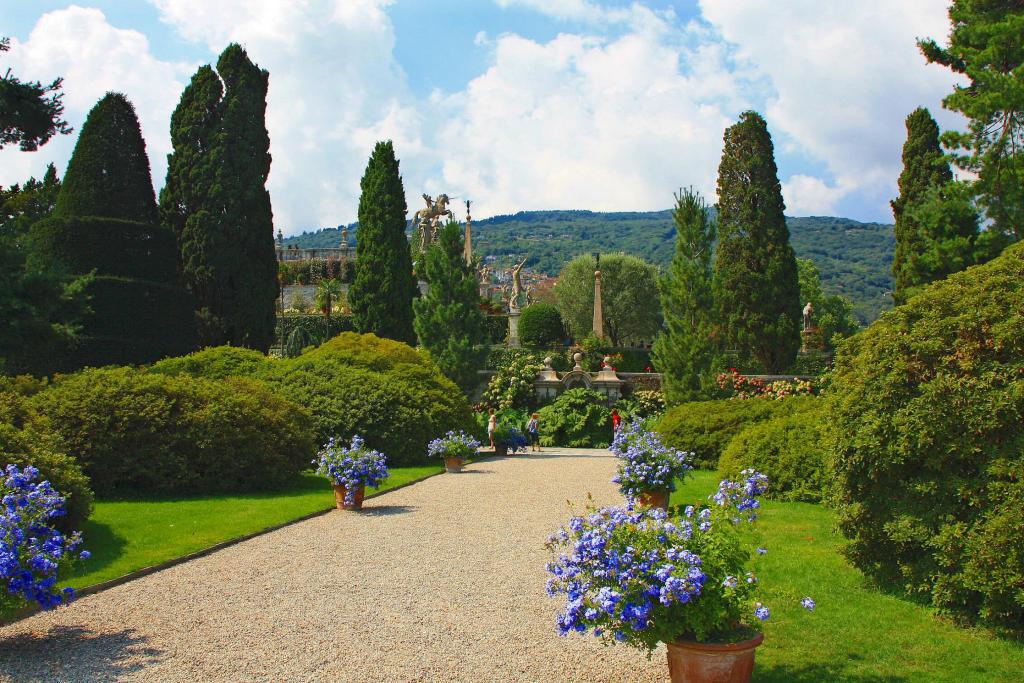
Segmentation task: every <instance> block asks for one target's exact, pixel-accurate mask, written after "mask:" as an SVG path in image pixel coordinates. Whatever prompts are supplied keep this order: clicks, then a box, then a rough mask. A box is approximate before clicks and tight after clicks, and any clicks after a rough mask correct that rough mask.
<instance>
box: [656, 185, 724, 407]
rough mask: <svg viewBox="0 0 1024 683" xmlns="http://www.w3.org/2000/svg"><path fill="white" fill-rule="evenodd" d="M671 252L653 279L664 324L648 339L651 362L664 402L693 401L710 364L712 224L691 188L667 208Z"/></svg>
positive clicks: (712, 307) (712, 305)
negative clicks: (659, 377)
mask: <svg viewBox="0 0 1024 683" xmlns="http://www.w3.org/2000/svg"><path fill="white" fill-rule="evenodd" d="M672 218H673V220H674V221H675V224H676V252H675V256H673V257H672V263H671V265H670V266H669V270H668V273H666V274H665V275H664V276H663V277H661V279H660V280H659V282H658V290H659V291H660V293H661V310H662V315H663V316H664V327H663V328H662V331H661V333H659V335H658V338H657V339H656V340H655V341H654V353H653V357H654V363H655V365H656V366H657V368H658V370H659V371H660V372H661V373H662V374H663V380H662V388H663V389H664V391H665V400H666V401H667V402H668V403H669V404H670V405H675V404H677V403H682V402H684V401H693V400H696V399H698V398H699V397H700V396H701V393H702V390H703V389H705V388H707V387H706V385H707V382H708V378H709V376H710V373H711V368H712V364H713V362H714V354H715V346H714V339H713V315H714V299H713V297H712V294H711V278H712V270H711V257H712V250H713V249H714V244H715V223H714V221H713V220H712V218H711V216H710V214H709V211H708V206H707V204H705V202H704V198H703V197H701V196H700V194H699V193H698V192H695V191H694V190H693V189H692V188H687V189H685V190H680V191H679V193H678V194H677V195H676V206H675V210H673V212H672Z"/></svg>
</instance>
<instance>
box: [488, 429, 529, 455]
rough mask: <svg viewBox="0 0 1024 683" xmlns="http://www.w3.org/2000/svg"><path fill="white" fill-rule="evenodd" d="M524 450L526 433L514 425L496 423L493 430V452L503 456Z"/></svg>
mask: <svg viewBox="0 0 1024 683" xmlns="http://www.w3.org/2000/svg"><path fill="white" fill-rule="evenodd" d="M524 450H526V435H525V434H523V432H522V431H520V430H519V429H517V428H516V427H505V426H504V425H498V428H497V429H495V430H494V454H495V455H501V456H505V455H508V454H509V453H513V454H515V453H518V452H519V451H524Z"/></svg>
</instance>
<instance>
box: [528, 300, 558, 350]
mask: <svg viewBox="0 0 1024 683" xmlns="http://www.w3.org/2000/svg"><path fill="white" fill-rule="evenodd" d="M564 339H565V325H564V324H563V323H562V314H561V313H559V312H558V309H557V308H556V307H555V306H552V305H551V304H548V303H543V302H539V303H535V304H530V305H529V306H527V307H526V308H524V309H523V312H522V314H521V315H520V316H519V341H520V342H521V343H522V344H523V346H525V347H527V348H532V349H543V348H549V347H551V346H554V345H555V344H561V343H562V340H564Z"/></svg>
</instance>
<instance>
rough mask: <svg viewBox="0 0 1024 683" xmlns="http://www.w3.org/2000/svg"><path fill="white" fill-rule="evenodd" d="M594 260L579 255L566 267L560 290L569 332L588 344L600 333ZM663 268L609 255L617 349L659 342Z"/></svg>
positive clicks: (605, 308)
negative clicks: (595, 331) (658, 295)
mask: <svg viewBox="0 0 1024 683" xmlns="http://www.w3.org/2000/svg"><path fill="white" fill-rule="evenodd" d="M595 269H596V263H595V261H594V257H593V256H591V255H589V254H586V255H583V256H577V257H576V258H574V259H573V260H572V261H570V262H569V263H567V264H565V267H564V268H563V269H562V273H561V274H560V275H559V276H558V284H556V285H555V294H556V295H557V296H558V310H559V311H561V313H562V320H563V321H564V322H565V326H566V327H567V328H568V330H569V332H570V333H571V334H572V335H573V336H574V337H575V338H577V339H582V338H584V337H586V336H587V335H588V334H590V333H591V332H593V329H594V270H595ZM657 286H658V269H657V268H656V267H655V266H653V265H651V264H650V263H647V262H646V261H644V260H643V259H640V258H637V257H636V256H628V255H626V254H608V255H606V256H604V257H603V258H602V259H601V303H602V308H601V310H602V313H603V317H604V330H605V333H606V334H607V335H608V339H609V341H610V342H611V344H612V346H619V345H621V344H625V343H627V342H633V341H644V340H650V339H653V338H654V335H655V334H657V333H658V329H659V328H660V326H661V307H660V306H659V305H658V300H657V298H656V297H653V296H651V293H652V292H654V291H656V290H657Z"/></svg>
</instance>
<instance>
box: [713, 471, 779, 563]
mask: <svg viewBox="0 0 1024 683" xmlns="http://www.w3.org/2000/svg"><path fill="white" fill-rule="evenodd" d="M740 476H741V477H743V481H729V480H728V479H724V480H722V482H721V483H720V484H719V485H718V492H717V493H715V494H714V495H713V496H711V499H712V500H714V501H715V503H717V504H718V506H719V507H728V508H731V509H734V510H735V511H736V513H737V514H738V515H739V516H740V517H742V518H744V519H746V520H747V521H748V522H753V521H755V520H756V519H757V509H758V508H760V507H761V501H759V500H758V499H757V497H758V496H760V495H761V494H763V493H764V492H765V491H767V490H768V477H767V476H766V475H764V474H761V473H760V472H755V471H754V470H743V471H742V472H740ZM735 521H737V522H738V521H739V519H736V520H735ZM758 552H761V549H760V548H759V549H758Z"/></svg>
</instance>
